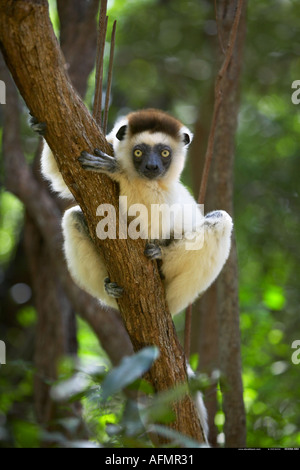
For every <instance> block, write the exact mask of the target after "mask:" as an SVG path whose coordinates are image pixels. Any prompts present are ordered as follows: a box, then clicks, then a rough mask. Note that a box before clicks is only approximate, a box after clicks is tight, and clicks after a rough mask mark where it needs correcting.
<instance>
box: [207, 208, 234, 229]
mask: <svg viewBox="0 0 300 470" xmlns="http://www.w3.org/2000/svg"><path fill="white" fill-rule="evenodd" d="M204 223H205V225H206V226H207V227H208V228H211V229H213V230H214V229H217V230H223V229H225V228H226V227H227V228H228V227H232V219H231V217H230V215H229V214H227V212H225V211H213V212H209V213H208V214H207V215H206V216H205V222H204Z"/></svg>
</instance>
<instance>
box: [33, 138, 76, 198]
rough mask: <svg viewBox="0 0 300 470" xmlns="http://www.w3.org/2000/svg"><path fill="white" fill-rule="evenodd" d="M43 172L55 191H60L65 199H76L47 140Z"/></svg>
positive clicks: (42, 166) (44, 150)
mask: <svg viewBox="0 0 300 470" xmlns="http://www.w3.org/2000/svg"><path fill="white" fill-rule="evenodd" d="M41 172H42V175H43V176H44V178H45V179H47V180H49V181H50V183H51V187H52V189H53V191H55V192H57V193H59V195H60V196H61V197H62V198H64V199H74V198H73V194H72V193H71V191H70V190H69V188H68V186H67V185H66V183H65V182H64V179H63V177H62V175H61V173H60V171H59V169H58V166H57V163H56V160H55V158H54V156H53V153H52V152H51V150H50V148H49V146H48V145H47V143H46V142H45V141H44V148H43V152H42V157H41Z"/></svg>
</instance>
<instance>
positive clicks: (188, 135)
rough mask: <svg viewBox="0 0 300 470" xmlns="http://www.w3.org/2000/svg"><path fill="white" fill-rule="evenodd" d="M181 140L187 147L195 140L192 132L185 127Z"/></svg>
mask: <svg viewBox="0 0 300 470" xmlns="http://www.w3.org/2000/svg"><path fill="white" fill-rule="evenodd" d="M180 134H181V138H182V142H183V143H184V145H185V146H186V147H187V146H188V145H189V144H190V143H191V142H192V140H193V134H192V132H191V131H190V130H189V129H188V128H187V127H185V126H183V127H182V128H181V132H180Z"/></svg>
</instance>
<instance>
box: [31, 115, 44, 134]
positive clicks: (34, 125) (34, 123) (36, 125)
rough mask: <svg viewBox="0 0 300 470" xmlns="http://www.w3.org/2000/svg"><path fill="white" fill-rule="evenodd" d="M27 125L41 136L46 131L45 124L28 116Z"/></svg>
mask: <svg viewBox="0 0 300 470" xmlns="http://www.w3.org/2000/svg"><path fill="white" fill-rule="evenodd" d="M29 124H30V127H31V129H32V130H33V131H34V132H37V133H38V134H39V135H42V136H43V135H45V132H46V129H47V124H46V123H45V122H39V121H38V120H37V118H36V117H34V116H30V119H29Z"/></svg>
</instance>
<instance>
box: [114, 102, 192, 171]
mask: <svg viewBox="0 0 300 470" xmlns="http://www.w3.org/2000/svg"><path fill="white" fill-rule="evenodd" d="M115 137H116V138H117V141H119V142H120V143H122V144H121V146H118V147H119V149H120V150H121V153H123V155H125V154H126V157H124V158H125V159H126V160H127V161H128V160H130V161H131V164H132V165H133V168H134V170H135V171H136V172H137V174H138V175H139V176H140V177H143V178H147V179H149V180H157V179H160V178H163V177H164V176H166V175H167V174H168V173H169V172H168V170H169V169H170V167H171V166H172V162H174V165H177V166H178V167H180V168H181V167H182V166H183V163H184V156H185V154H186V148H187V146H188V144H189V143H190V141H191V138H192V134H191V133H190V131H189V130H188V129H187V128H185V127H184V126H183V125H182V124H181V122H180V121H178V120H176V119H174V118H173V117H171V116H169V115H167V114H166V113H163V112H161V111H158V110H153V109H149V110H142V111H137V112H133V113H131V114H129V115H128V116H127V118H126V119H125V120H123V122H122V124H120V127H119V128H118V129H117V132H116V133H115ZM181 160H182V161H181ZM170 171H171V169H170Z"/></svg>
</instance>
